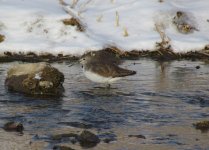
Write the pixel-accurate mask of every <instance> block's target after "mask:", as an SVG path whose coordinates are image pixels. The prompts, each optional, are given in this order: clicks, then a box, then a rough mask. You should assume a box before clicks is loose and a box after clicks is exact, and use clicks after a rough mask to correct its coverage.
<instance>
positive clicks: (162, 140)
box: [0, 59, 209, 150]
mask: <svg viewBox="0 0 209 150" xmlns="http://www.w3.org/2000/svg"><path fill="white" fill-rule="evenodd" d="M15 63H18V62H15ZM13 64H14V63H1V65H0V126H1V127H3V125H4V124H5V123H6V122H8V121H17V122H21V123H23V125H24V128H25V130H24V133H23V135H18V133H13V132H12V133H11V132H5V131H3V130H0V147H2V148H1V149H10V148H9V146H11V147H12V145H13V147H17V146H19V147H21V149H28V147H30V145H33V147H35V148H31V147H30V148H31V149H52V147H53V146H54V145H56V144H66V145H68V146H70V147H71V148H74V149H83V148H82V147H81V146H80V145H79V144H77V143H76V144H72V143H70V142H66V141H61V142H57V141H53V140H52V139H51V138H50V136H51V135H54V134H60V133H67V132H80V131H82V130H84V129H87V130H90V131H92V132H94V133H96V134H97V135H99V137H100V138H101V139H102V138H104V136H111V138H112V139H114V140H113V141H112V142H110V143H105V142H100V143H99V144H98V145H97V146H95V147H92V148H89V149H94V150H100V149H101V150H139V149H140V150H150V149H152V150H155V149H156V150H164V149H165V150H167V149H169V150H171V149H174V150H175V149H178V150H179V149H182V150H193V149H194V150H203V149H204V150H207V149H209V133H208V132H201V131H200V130H196V129H195V128H194V127H193V123H195V122H198V121H201V120H208V119H209V86H208V83H209V64H207V63H206V62H199V61H170V62H164V63H161V62H157V61H153V60H149V59H142V60H137V61H135V60H134V61H125V62H124V64H123V65H122V66H123V67H125V68H128V69H132V70H136V71H137V74H136V75H134V76H130V77H127V78H124V79H122V80H120V81H118V82H117V83H115V84H113V85H112V86H111V88H110V89H107V88H105V87H104V85H101V84H97V83H92V82H91V81H89V80H88V79H86V78H85V76H84V75H83V73H82V69H81V66H80V65H79V64H75V65H73V66H72V65H71V64H70V63H68V62H64V63H52V65H53V66H54V67H56V68H58V69H59V70H60V71H61V72H63V73H64V75H65V82H64V88H65V92H64V96H63V97H60V98H56V97H51V98H34V97H30V96H26V95H23V94H18V93H11V92H8V91H7V90H6V88H5V86H4V80H5V76H6V72H7V69H8V68H9V67H11V65H13ZM196 66H200V68H199V69H197V68H196ZM106 133H108V134H106ZM26 135H27V136H26ZM130 135H143V136H145V139H144V138H137V137H130ZM34 145H35V146H34Z"/></svg>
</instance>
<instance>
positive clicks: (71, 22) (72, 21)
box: [62, 18, 85, 32]
mask: <svg viewBox="0 0 209 150" xmlns="http://www.w3.org/2000/svg"><path fill="white" fill-rule="evenodd" d="M62 22H63V23H64V24H65V25H71V26H76V27H77V30H78V31H81V32H83V31H85V29H84V27H83V26H82V25H81V23H80V22H79V21H78V20H77V19H76V18H70V19H64V20H62Z"/></svg>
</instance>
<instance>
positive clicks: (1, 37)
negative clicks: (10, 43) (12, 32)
mask: <svg viewBox="0 0 209 150" xmlns="http://www.w3.org/2000/svg"><path fill="white" fill-rule="evenodd" d="M4 40H5V36H4V35H2V34H0V43H1V42H3V41H4Z"/></svg>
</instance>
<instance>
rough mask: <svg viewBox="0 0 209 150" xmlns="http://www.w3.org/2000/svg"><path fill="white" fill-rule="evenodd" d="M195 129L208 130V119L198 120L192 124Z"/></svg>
mask: <svg viewBox="0 0 209 150" xmlns="http://www.w3.org/2000/svg"><path fill="white" fill-rule="evenodd" d="M193 125H194V126H195V128H196V129H199V130H201V131H208V130H209V121H200V122H197V123H194V124H193Z"/></svg>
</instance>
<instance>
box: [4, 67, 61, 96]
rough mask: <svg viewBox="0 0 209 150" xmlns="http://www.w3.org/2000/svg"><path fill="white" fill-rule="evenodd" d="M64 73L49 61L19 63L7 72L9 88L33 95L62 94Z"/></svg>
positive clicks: (6, 82)
mask: <svg viewBox="0 0 209 150" xmlns="http://www.w3.org/2000/svg"><path fill="white" fill-rule="evenodd" d="M63 82H64V75H63V73H61V72H60V71H59V70H58V69H56V68H54V67H52V66H51V65H49V64H47V63H28V64H18V65H16V66H14V67H12V68H10V69H9V70H8V72H7V78H6V80H5V85H6V86H7V87H8V90H11V91H16V92H22V93H25V94H32V95H62V92H63V91H64V88H63V86H62V83H63Z"/></svg>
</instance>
